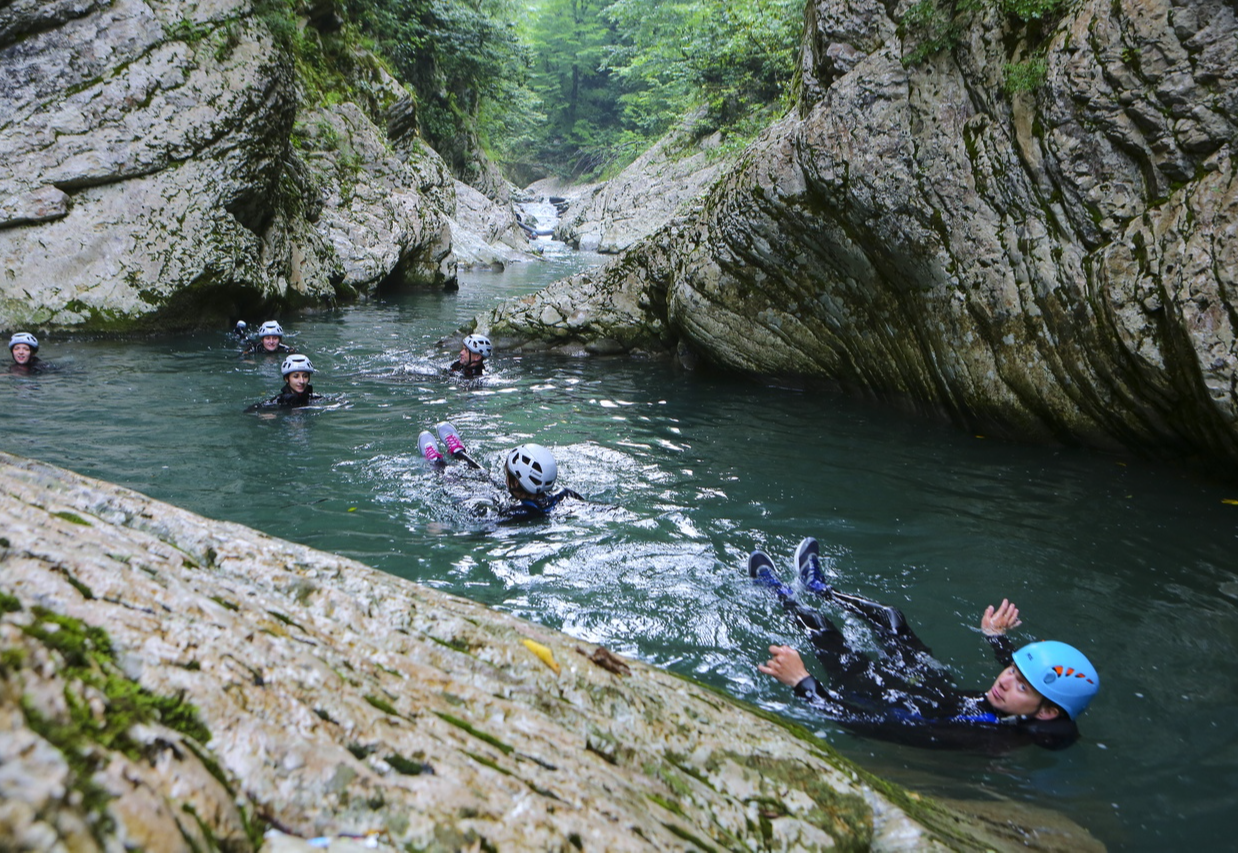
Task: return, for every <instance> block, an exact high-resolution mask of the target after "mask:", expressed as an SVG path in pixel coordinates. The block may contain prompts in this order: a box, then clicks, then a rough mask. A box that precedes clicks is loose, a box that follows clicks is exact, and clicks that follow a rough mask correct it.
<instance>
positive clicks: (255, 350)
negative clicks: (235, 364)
mask: <svg viewBox="0 0 1238 853" xmlns="http://www.w3.org/2000/svg"><path fill="white" fill-rule="evenodd" d="M296 351H297V350H296V347H290V346H288V344H286V343H283V342H280V345H279V346H277V347H276V348H275V349H273V350H269V349H267V348H266V347H264V346H263V345H262V341H261V340H257V341H254V342H252V343H251V344H250V345H249V346H247V347H245V349H243V350H241V352H240V354H239V355H238V356H237V357H238V358H245V357H246V356H248V355H291V354H292V353H294V352H296Z"/></svg>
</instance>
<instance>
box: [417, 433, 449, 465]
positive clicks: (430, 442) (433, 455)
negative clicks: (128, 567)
mask: <svg viewBox="0 0 1238 853" xmlns="http://www.w3.org/2000/svg"><path fill="white" fill-rule="evenodd" d="M417 449H418V450H420V451H421V455H422V456H424V457H425V458H426V459H427V460H429V461H430V462H438V461H439V460H441V459H442V458H443V454H441V453H439V452H438V448H437V447H435V445H434V436H432V435H430V433H428V432H423V433H422V434H421V435H419V436H417Z"/></svg>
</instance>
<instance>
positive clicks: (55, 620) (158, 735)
mask: <svg viewBox="0 0 1238 853" xmlns="http://www.w3.org/2000/svg"><path fill="white" fill-rule="evenodd" d="M60 574H61V576H65V575H67V574H68V571H67V570H65V571H62V572H60ZM0 611H3V613H4V616H3V617H2V618H0V637H3V646H4V651H3V653H2V654H0V716H3V717H4V718H5V720H6V731H9V732H10V733H11V736H12V738H13V739H12V741H11V744H12V746H13V747H14V749H13V750H12V751H11V753H10V754H6V755H4V756H3V760H4V763H5V764H6V766H7V767H8V768H9V770H10V772H20V774H21V775H22V776H23V778H25V779H26V780H27V781H28V784H26V785H24V786H23V787H22V788H21V790H19V791H6V800H7V801H8V802H9V804H10V805H11V806H13V805H18V804H20V805H19V807H17V808H10V809H9V810H7V811H6V812H5V814H6V817H5V818H4V819H0V832H3V834H4V837H5V838H6V839H8V840H10V841H16V842H17V847H16V849H23V848H22V844H23V843H25V842H26V841H27V840H33V839H34V838H36V837H38V835H39V834H40V833H41V832H46V831H47V830H48V829H49V828H51V829H53V830H54V832H55V833H56V834H57V835H58V836H59V837H60V838H61V839H63V840H64V841H66V842H71V841H72V839H74V838H84V837H90V838H93V839H94V841H96V842H98V843H99V844H100V846H105V847H106V846H107V845H108V844H109V842H110V841H111V840H113V839H120V838H123V839H128V840H129V843H141V844H142V845H143V846H149V845H153V846H154V847H153V848H151V849H154V848H159V849H167V848H166V846H165V842H166V841H168V840H169V839H173V838H176V839H184V841H185V843H187V844H189V845H191V846H194V847H196V848H197V849H220V848H223V849H229V850H234V851H238V853H239V851H244V850H252V849H256V848H257V846H258V844H259V843H260V840H261V826H260V825H259V824H258V823H254V822H251V821H250V820H249V818H248V815H247V813H246V810H245V806H246V804H245V803H244V801H243V799H242V800H240V801H239V802H238V799H239V796H238V792H237V783H236V780H235V778H233V777H230V776H229V775H228V774H227V773H226V772H225V771H224V770H223V768H221V767H220V766H219V764H218V763H217V762H216V761H215V760H214V759H213V758H212V757H210V755H209V754H208V751H207V749H206V744H207V743H208V742H209V741H210V739H211V733H210V731H209V730H208V729H207V728H206V726H205V725H203V723H202V721H201V720H200V719H199V718H198V715H197V711H196V709H195V708H194V707H193V706H192V705H191V704H190V703H189V702H188V701H187V700H186V699H185V697H184V695H183V694H178V695H172V696H169V695H161V694H159V693H155V692H153V691H150V690H147V689H146V688H144V687H142V686H141V685H140V684H138V683H137V682H136V681H134V680H133V679H132V678H130V677H129V676H127V675H126V674H125V673H124V671H123V670H122V668H121V665H120V662H119V661H118V660H117V658H116V654H115V650H114V648H113V646H112V642H111V639H110V637H109V636H108V634H107V632H106V631H105V630H104V629H103V628H100V627H97V626H91V625H87V624H86V623H84V622H82V621H81V620H79V619H76V618H74V617H71V616H66V615H63V614H60V613H56V612H53V611H50V610H47V609H46V608H44V607H42V606H40V605H35V604H31V603H30V602H29V601H26V602H23V601H22V598H21V597H20V596H19V595H11V594H7V593H6V594H5V595H4V598H3V607H0ZM6 752H8V750H6ZM23 814H25V815H26V819H25V820H23V819H22V815H23ZM203 816H206V820H205V822H204V820H203ZM76 843H81V842H80V841H79V842H76Z"/></svg>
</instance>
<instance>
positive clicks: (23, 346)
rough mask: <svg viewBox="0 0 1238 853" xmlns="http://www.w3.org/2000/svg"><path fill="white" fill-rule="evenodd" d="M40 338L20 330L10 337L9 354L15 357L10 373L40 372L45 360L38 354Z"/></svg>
mask: <svg viewBox="0 0 1238 853" xmlns="http://www.w3.org/2000/svg"><path fill="white" fill-rule="evenodd" d="M38 351H39V339H38V338H36V337H35V336H34V335H32V334H30V333H29V332H18V333H17V334H15V335H13V337H11V338H9V355H11V356H12V357H13V364H12V366H10V367H9V372H10V373H39V372H41V371H42V370H43V362H42V361H41V360H40V359H39V356H38V355H37V353H38Z"/></svg>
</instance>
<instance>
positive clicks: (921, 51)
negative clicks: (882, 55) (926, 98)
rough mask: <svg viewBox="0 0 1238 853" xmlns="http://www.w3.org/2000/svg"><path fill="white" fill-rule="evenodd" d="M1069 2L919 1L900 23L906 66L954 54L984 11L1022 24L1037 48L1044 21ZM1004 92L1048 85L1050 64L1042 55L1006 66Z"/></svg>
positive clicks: (1032, 89)
mask: <svg viewBox="0 0 1238 853" xmlns="http://www.w3.org/2000/svg"><path fill="white" fill-rule="evenodd" d="M1066 2H1067V0H919V2H917V3H916V4H915V5H913V6H911V7H910V8H909V9H908V10H907V12H906V13H905V14H904V15H903V19H902V21H900V22H899V34H900V35H901V36H902V37H903V40H904V43H905V46H904V53H903V60H902V61H903V65H905V66H912V65H918V64H920V63H922V62H924V61H925V60H926V59H928V58H929V57H930V56H933V55H935V54H937V53H940V52H942V51H946V50H953V49H954V47H955V45H957V44H958V42H959V39H960V38H961V37H962V35H963V34H964V33H965V32H966V31H967V29H968V28H969V27H972V26H975V25H976V24H977V21H976V17H977V16H975V15H974V13H975V12H977V11H979V10H980V9H982V8H984V7H986V6H987V7H988V8H994V7H996V8H997V9H1000V10H1001V11H1002V12H1004V13H1006V14H1007V15H1009V16H1011V17H1012V18H1015V19H1016V20H1018V21H1019V22H1020V25H1019V26H1018V27H1017V29H1019V30H1020V31H1021V32H1022V36H1021V37H1022V38H1023V39H1025V40H1027V42H1030V43H1031V44H1033V45H1035V44H1036V43H1038V42H1039V41H1040V39H1041V38H1043V33H1044V25H1043V24H1042V21H1043V20H1045V19H1051V18H1053V17H1054V16H1056V15H1057V14H1058V13H1060V12H1061V11H1062V10H1063V9H1064V8H1065V6H1066ZM1003 67H1004V70H1005V81H1004V82H1003V84H1002V88H1003V89H1004V90H1005V91H1006V93H1007V94H1015V93H1017V92H1031V91H1034V90H1035V89H1037V88H1039V87H1040V86H1041V85H1042V84H1043V83H1044V81H1045V76H1046V74H1047V72H1048V61H1047V59H1046V57H1045V55H1044V54H1043V53H1039V54H1037V55H1035V56H1033V57H1032V58H1030V59H1026V60H1024V61H1022V62H1009V63H1006V65H1005V66H1003Z"/></svg>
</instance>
